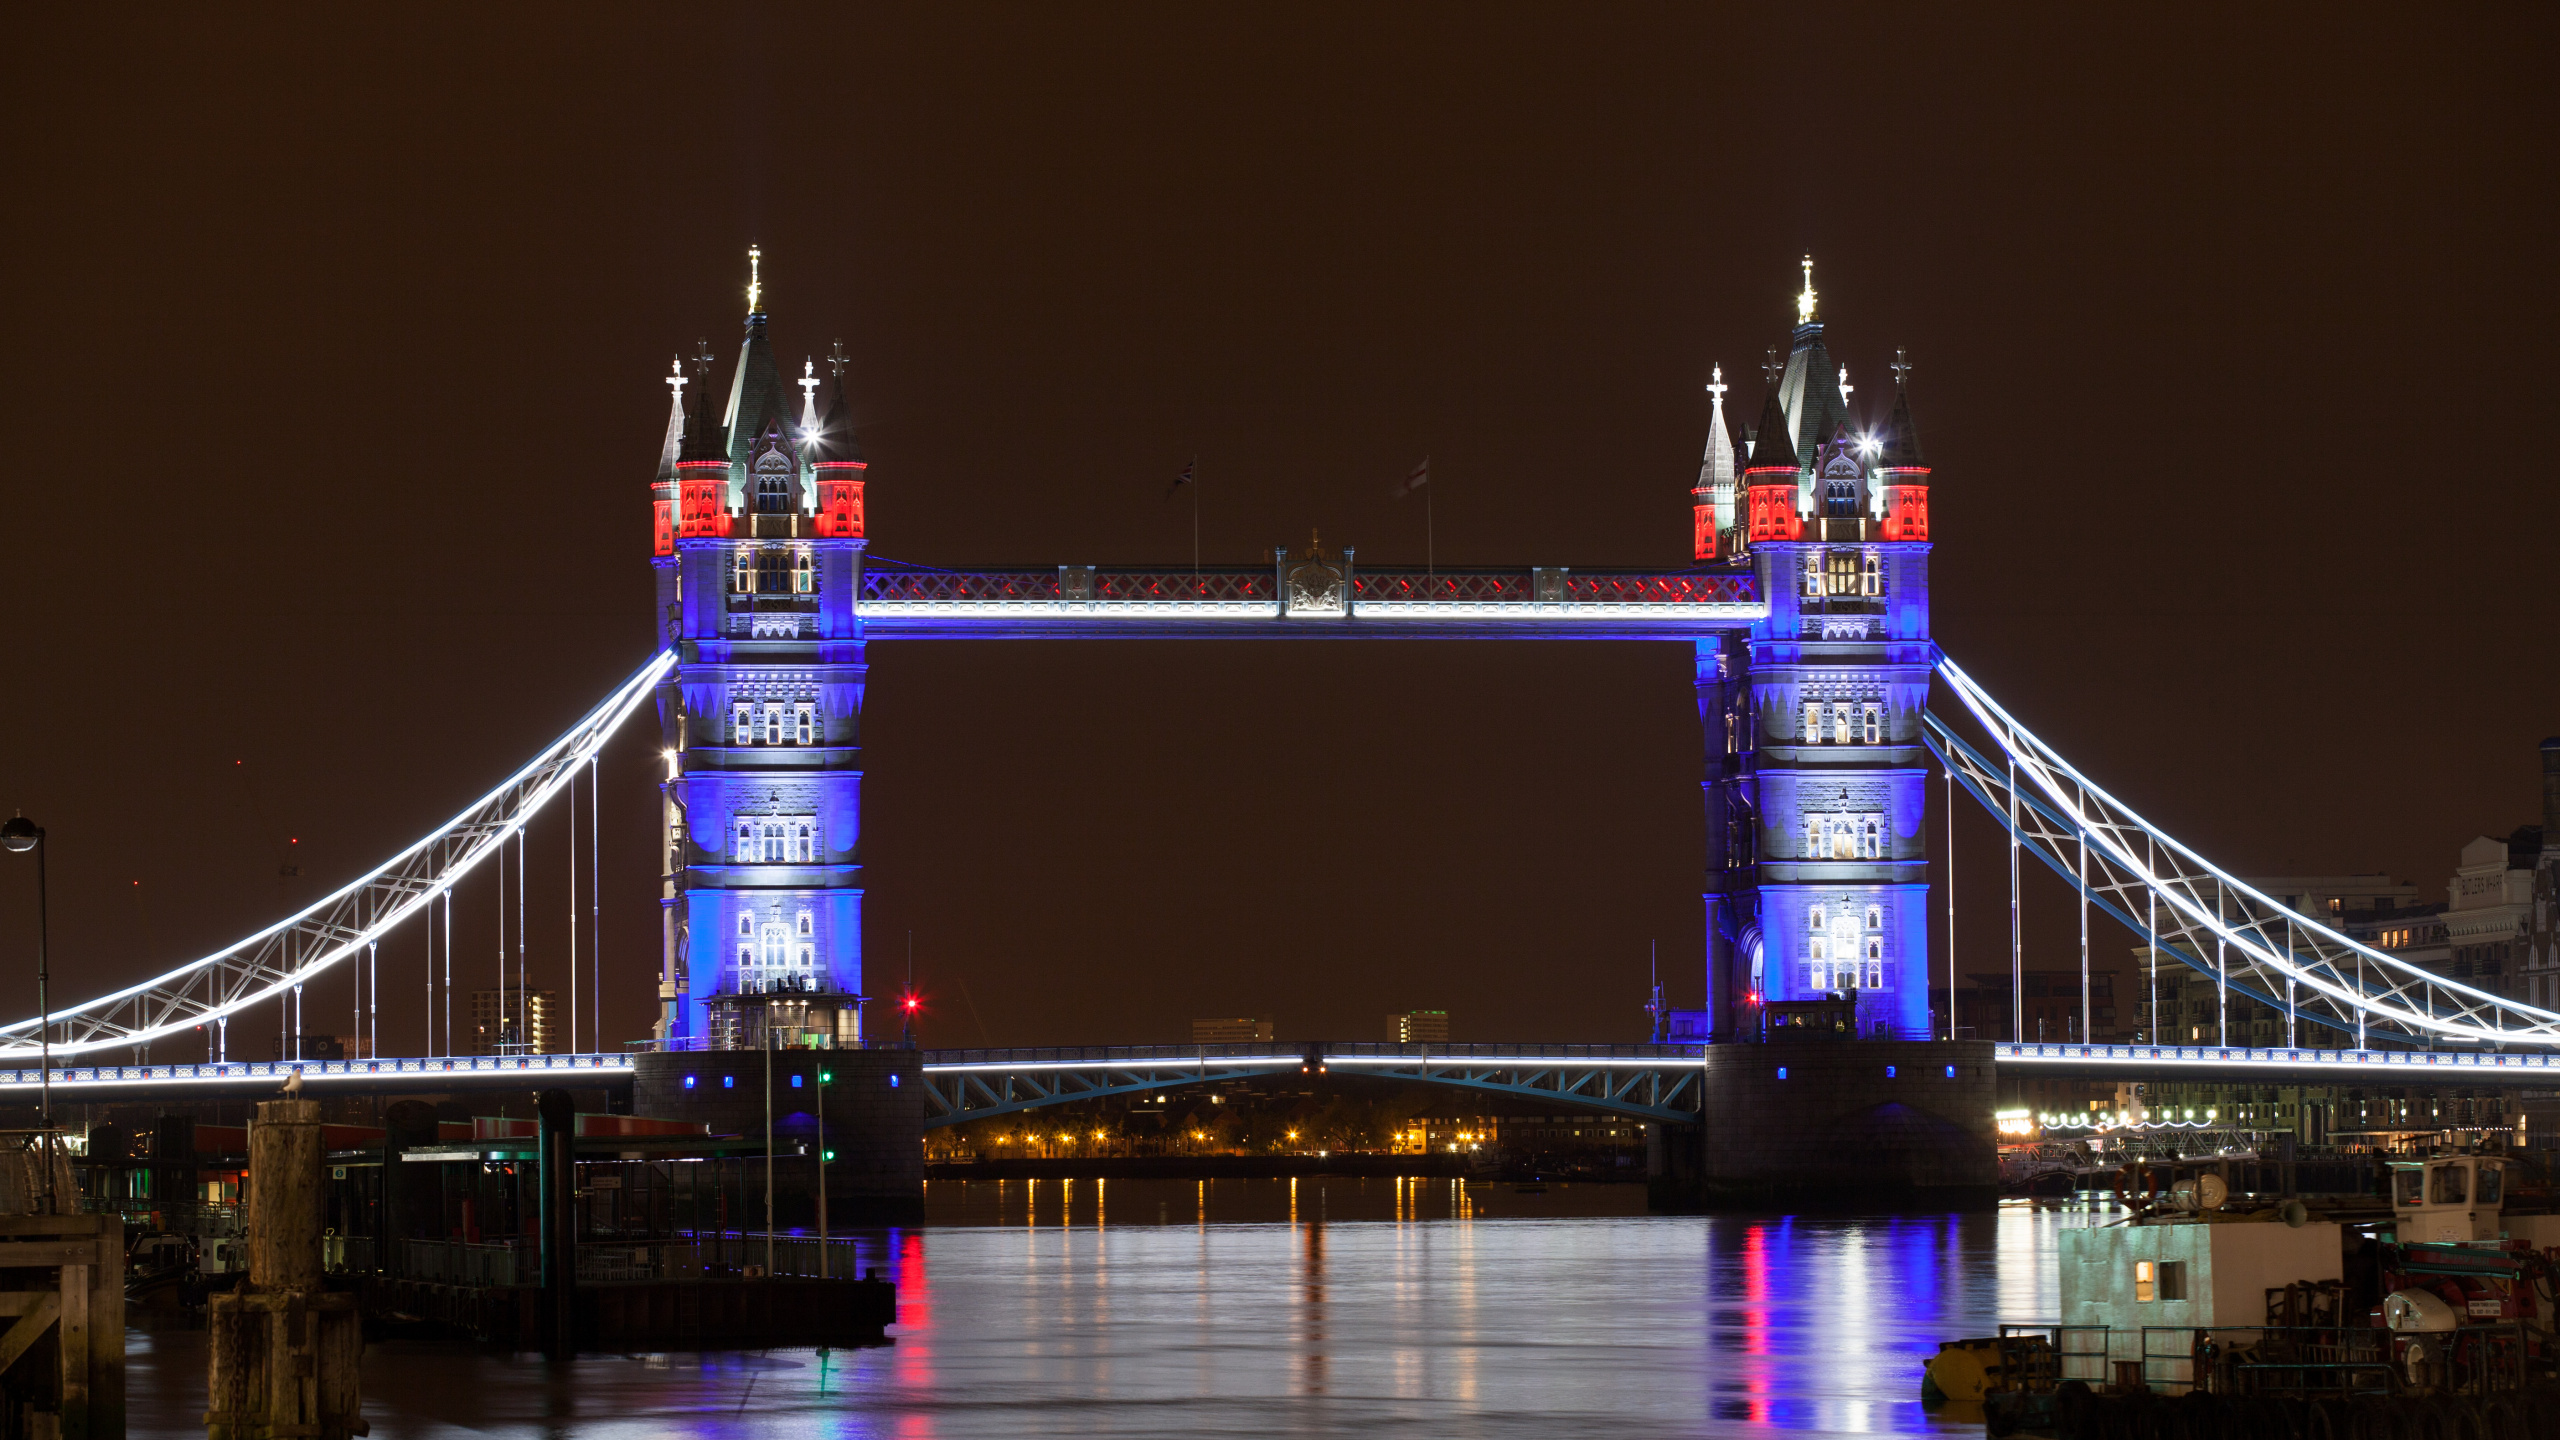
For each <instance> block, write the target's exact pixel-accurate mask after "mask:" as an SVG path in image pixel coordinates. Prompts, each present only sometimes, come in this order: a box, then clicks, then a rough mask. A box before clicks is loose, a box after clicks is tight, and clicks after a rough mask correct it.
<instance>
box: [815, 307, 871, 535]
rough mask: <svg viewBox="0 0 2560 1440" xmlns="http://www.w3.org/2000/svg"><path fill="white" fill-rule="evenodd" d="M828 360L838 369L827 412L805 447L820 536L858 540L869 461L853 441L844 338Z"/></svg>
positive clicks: (831, 386)
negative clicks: (846, 395) (847, 405)
mask: <svg viewBox="0 0 2560 1440" xmlns="http://www.w3.org/2000/svg"><path fill="white" fill-rule="evenodd" d="M827 363H828V365H829V366H830V367H831V368H832V369H833V371H834V373H835V378H834V380H833V381H832V382H831V384H830V387H829V389H830V393H829V396H828V399H827V413H826V416H825V418H824V419H822V420H820V421H819V422H818V423H817V426H816V428H815V430H814V431H813V432H812V435H811V438H810V440H809V442H808V443H807V444H806V445H805V446H804V447H802V451H803V453H804V454H805V455H806V456H807V458H808V461H809V475H810V483H812V484H813V485H815V486H816V487H817V491H818V496H817V506H818V513H817V517H816V518H817V526H818V536H819V538H821V539H841V540H859V539H861V538H862V472H863V471H864V470H866V469H868V468H869V464H868V462H866V461H865V460H864V459H863V458H862V448H861V447H860V446H859V445H857V444H855V443H854V438H853V418H852V416H851V415H850V414H849V413H848V412H847V411H846V409H845V402H844V367H845V365H846V364H847V363H848V362H847V361H846V359H845V353H844V344H843V342H842V341H838V342H837V344H836V347H835V349H834V350H833V351H832V352H831V353H829V355H828V356H827Z"/></svg>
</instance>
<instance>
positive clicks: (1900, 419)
mask: <svg viewBox="0 0 2560 1440" xmlns="http://www.w3.org/2000/svg"><path fill="white" fill-rule="evenodd" d="M1875 484H1876V487H1877V488H1878V489H1880V490H1882V491H1883V492H1884V538H1886V539H1887V540H1926V539H1928V538H1929V463H1928V462H1927V461H1925V460H1923V459H1921V458H1920V427H1919V426H1917V425H1914V424H1913V423H1912V422H1911V364H1910V362H1909V361H1907V360H1905V359H1903V358H1902V352H1901V351H1899V350H1896V351H1895V352H1893V414H1892V416H1891V417H1890V418H1888V419H1887V420H1886V421H1885V422H1884V443H1883V448H1882V450H1881V451H1880V452H1879V453H1878V454H1877V456H1876V465H1875Z"/></svg>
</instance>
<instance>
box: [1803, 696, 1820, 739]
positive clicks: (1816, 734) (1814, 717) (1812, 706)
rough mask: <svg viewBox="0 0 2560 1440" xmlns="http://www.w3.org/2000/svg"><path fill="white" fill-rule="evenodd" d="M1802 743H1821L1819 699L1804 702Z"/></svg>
mask: <svg viewBox="0 0 2560 1440" xmlns="http://www.w3.org/2000/svg"><path fill="white" fill-rule="evenodd" d="M1804 743H1806V744H1807V745H1819V744H1821V743H1822V702H1821V701H1819V700H1807V701H1806V702H1804Z"/></svg>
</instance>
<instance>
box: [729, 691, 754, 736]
mask: <svg viewBox="0 0 2560 1440" xmlns="http://www.w3.org/2000/svg"><path fill="white" fill-rule="evenodd" d="M730 713H731V715H732V716H733V717H734V718H735V720H736V722H737V723H736V724H735V725H734V726H732V727H731V732H730V737H729V738H730V739H731V740H733V741H735V742H736V743H738V744H740V745H753V744H754V743H756V707H754V706H753V705H749V704H747V703H746V702H745V701H743V700H742V701H740V702H738V703H737V704H736V705H734V706H732V707H730Z"/></svg>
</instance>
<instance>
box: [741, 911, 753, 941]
mask: <svg viewBox="0 0 2560 1440" xmlns="http://www.w3.org/2000/svg"><path fill="white" fill-rule="evenodd" d="M755 933H756V922H755V919H754V917H752V916H747V915H741V916H739V917H738V938H739V939H741V940H752V939H754V938H755Z"/></svg>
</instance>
